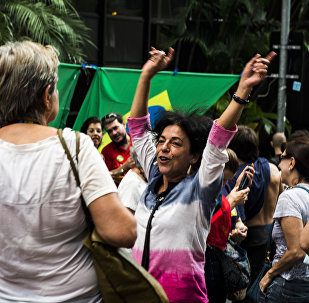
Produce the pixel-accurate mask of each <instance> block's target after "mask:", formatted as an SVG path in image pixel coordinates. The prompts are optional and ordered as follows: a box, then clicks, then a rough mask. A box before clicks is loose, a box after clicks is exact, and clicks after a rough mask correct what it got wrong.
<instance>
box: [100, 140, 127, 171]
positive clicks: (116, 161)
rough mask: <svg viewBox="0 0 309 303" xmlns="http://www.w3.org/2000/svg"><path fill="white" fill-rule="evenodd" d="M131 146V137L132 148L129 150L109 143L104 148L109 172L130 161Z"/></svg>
mask: <svg viewBox="0 0 309 303" xmlns="http://www.w3.org/2000/svg"><path fill="white" fill-rule="evenodd" d="M131 146H132V140H131V137H130V146H129V147H128V148H127V149H124V148H122V147H119V146H116V145H115V143H114V142H111V143H109V144H108V145H106V146H105V147H104V148H103V150H102V154H103V156H104V160H105V163H106V166H107V168H108V170H113V169H115V168H117V167H119V166H120V165H122V164H124V163H125V162H126V161H127V160H128V158H129V157H130V147H131Z"/></svg>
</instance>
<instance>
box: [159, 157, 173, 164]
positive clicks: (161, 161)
mask: <svg viewBox="0 0 309 303" xmlns="http://www.w3.org/2000/svg"><path fill="white" fill-rule="evenodd" d="M158 160H159V162H160V163H161V164H166V163H168V162H169V161H170V160H171V159H170V158H168V157H164V156H160V157H158Z"/></svg>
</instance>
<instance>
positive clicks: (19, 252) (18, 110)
mask: <svg viewBox="0 0 309 303" xmlns="http://www.w3.org/2000/svg"><path fill="white" fill-rule="evenodd" d="M58 64H59V61H58V57H57V55H56V52H55V49H54V48H53V47H51V46H45V47H44V46H43V45H41V44H38V43H34V42H30V41H23V42H14V43H7V44H5V45H3V46H1V47H0V75H1V76H0V170H1V175H0V250H1V254H0V302H1V303H5V302H11V303H12V302H32V303H42V302H78V303H99V302H102V297H101V293H100V291H99V285H98V279H97V276H96V273H95V269H94V267H93V264H92V258H91V255H90V252H89V250H88V249H87V248H86V247H85V246H83V244H82V240H83V238H84V237H85V236H86V235H87V233H88V229H87V223H86V218H85V213H84V210H83V206H82V203H81V195H83V197H84V199H85V203H86V205H87V207H88V209H89V211H90V214H91V216H92V219H93V222H94V225H95V228H96V230H97V232H98V234H99V235H100V236H101V237H102V238H103V239H104V241H105V242H106V243H108V244H110V245H113V246H116V247H131V246H132V245H133V244H134V242H135V239H136V221H135V218H134V217H133V216H132V214H131V213H130V212H129V211H128V210H127V209H126V208H125V207H124V206H123V205H122V203H121V202H120V200H119V198H118V195H117V188H116V186H115V184H114V182H113V180H112V178H111V176H110V174H109V172H108V170H107V167H106V165H105V163H104V161H102V159H101V156H100V154H99V153H98V152H97V150H96V149H95V147H94V145H93V142H92V141H91V139H90V137H89V136H86V135H84V134H80V151H79V157H78V158H79V161H78V162H76V135H75V132H74V131H72V130H71V129H68V128H65V129H64V130H63V138H64V139H65V141H66V143H67V145H68V148H69V151H70V153H71V155H72V157H73V159H74V162H75V165H76V167H77V169H78V172H79V178H80V182H81V187H78V186H77V184H76V180H75V178H74V174H73V172H72V169H71V166H70V162H69V160H68V159H67V156H66V154H65V151H64V149H63V147H62V145H61V142H60V140H59V138H58V136H57V129H55V128H53V127H48V124H49V123H50V122H52V121H53V120H54V119H55V118H56V116H57V114H58V110H59V98H58V90H57V80H58V78H57V67H58Z"/></svg>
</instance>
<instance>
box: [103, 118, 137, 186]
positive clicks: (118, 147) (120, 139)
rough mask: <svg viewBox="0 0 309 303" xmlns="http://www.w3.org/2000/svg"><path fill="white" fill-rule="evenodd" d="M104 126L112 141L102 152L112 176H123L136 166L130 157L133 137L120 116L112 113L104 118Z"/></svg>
mask: <svg viewBox="0 0 309 303" xmlns="http://www.w3.org/2000/svg"><path fill="white" fill-rule="evenodd" d="M102 124H103V127H104V129H105V130H106V132H107V133H108V135H109V137H110V138H111V140H112V142H111V143H109V144H108V145H106V146H105V147H104V148H103V150H102V154H103V156H104V159H105V163H106V166H107V168H108V169H109V171H110V173H111V174H112V176H119V175H122V176H123V175H124V174H125V173H126V172H127V171H128V170H129V169H131V168H132V167H134V165H135V163H134V161H133V159H132V158H131V155H130V147H131V146H132V142H131V136H130V134H128V133H127V132H126V126H125V124H124V122H123V119H122V116H120V115H119V114H115V113H111V114H108V115H106V116H104V117H103V118H102ZM117 179H118V178H117ZM114 180H115V179H114ZM115 181H116V180H115Z"/></svg>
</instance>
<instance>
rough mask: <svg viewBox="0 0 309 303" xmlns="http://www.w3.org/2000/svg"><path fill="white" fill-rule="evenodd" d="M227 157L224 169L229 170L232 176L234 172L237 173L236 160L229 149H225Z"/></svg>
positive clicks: (233, 153)
mask: <svg viewBox="0 0 309 303" xmlns="http://www.w3.org/2000/svg"><path fill="white" fill-rule="evenodd" d="M226 152H227V155H228V156H229V161H228V162H226V163H225V167H224V168H227V169H229V170H230V171H231V172H232V173H233V174H236V172H237V171H238V166H239V165H238V158H237V155H236V153H235V152H234V151H233V150H232V149H230V148H227V149H226Z"/></svg>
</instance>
